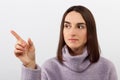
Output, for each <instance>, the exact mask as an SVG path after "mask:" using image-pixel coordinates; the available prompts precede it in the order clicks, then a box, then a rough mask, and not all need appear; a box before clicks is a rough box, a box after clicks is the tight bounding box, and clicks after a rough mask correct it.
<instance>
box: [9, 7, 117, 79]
mask: <svg viewBox="0 0 120 80" xmlns="http://www.w3.org/2000/svg"><path fill="white" fill-rule="evenodd" d="M11 33H12V34H13V35H14V36H15V37H16V39H17V43H16V45H15V51H14V53H15V55H16V56H17V57H18V58H19V59H20V60H21V61H22V63H23V67H22V80H117V74H116V71H115V67H114V65H113V63H112V62H110V61H109V60H107V59H105V58H103V57H101V56H100V48H99V45H98V40H97V33H96V24H95V20H94V17H93V15H92V13H91V12H90V10H89V9H87V8H86V7H84V6H80V5H77V6H72V7H70V8H69V9H68V10H66V12H65V13H64V15H63V18H62V22H61V29H60V39H59V45H58V50H57V56H56V57H54V58H51V59H49V60H47V61H46V62H45V63H44V64H43V66H41V67H39V66H38V65H37V64H36V61H35V47H34V45H33V42H32V41H31V39H28V41H27V42H26V41H24V40H23V39H22V38H21V37H20V36H19V35H18V34H17V33H16V32H15V31H11Z"/></svg>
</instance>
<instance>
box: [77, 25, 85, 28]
mask: <svg viewBox="0 0 120 80" xmlns="http://www.w3.org/2000/svg"><path fill="white" fill-rule="evenodd" d="M77 27H78V28H80V29H84V28H85V25H82V24H81V25H78V26H77Z"/></svg>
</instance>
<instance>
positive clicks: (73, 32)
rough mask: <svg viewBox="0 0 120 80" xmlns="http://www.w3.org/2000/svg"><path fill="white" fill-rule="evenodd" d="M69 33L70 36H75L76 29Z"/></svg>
mask: <svg viewBox="0 0 120 80" xmlns="http://www.w3.org/2000/svg"><path fill="white" fill-rule="evenodd" d="M69 33H70V35H71V36H75V35H76V29H75V28H71V29H70V32H69Z"/></svg>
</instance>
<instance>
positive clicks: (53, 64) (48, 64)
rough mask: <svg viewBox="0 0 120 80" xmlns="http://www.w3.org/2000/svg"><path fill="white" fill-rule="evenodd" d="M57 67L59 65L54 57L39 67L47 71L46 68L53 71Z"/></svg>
mask: <svg viewBox="0 0 120 80" xmlns="http://www.w3.org/2000/svg"><path fill="white" fill-rule="evenodd" d="M59 65H60V63H59V61H58V59H57V58H56V57H53V58H50V59H48V60H46V61H45V62H44V64H43V65H42V66H41V67H42V68H44V69H48V68H49V69H52V68H53V69H54V68H56V67H57V66H59Z"/></svg>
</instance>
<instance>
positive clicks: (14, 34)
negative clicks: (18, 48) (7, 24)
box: [11, 30, 23, 40]
mask: <svg viewBox="0 0 120 80" xmlns="http://www.w3.org/2000/svg"><path fill="white" fill-rule="evenodd" d="M11 33H12V35H13V36H14V37H15V38H16V39H17V40H23V39H22V38H21V37H20V36H19V35H18V34H17V33H16V32H15V31H13V30H11Z"/></svg>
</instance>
